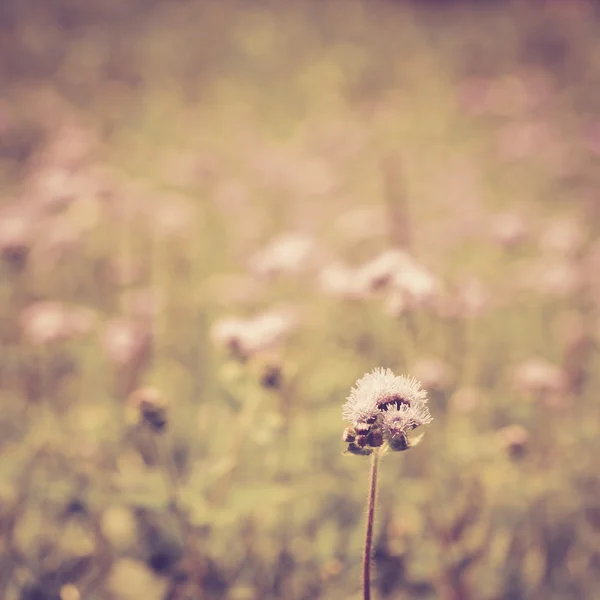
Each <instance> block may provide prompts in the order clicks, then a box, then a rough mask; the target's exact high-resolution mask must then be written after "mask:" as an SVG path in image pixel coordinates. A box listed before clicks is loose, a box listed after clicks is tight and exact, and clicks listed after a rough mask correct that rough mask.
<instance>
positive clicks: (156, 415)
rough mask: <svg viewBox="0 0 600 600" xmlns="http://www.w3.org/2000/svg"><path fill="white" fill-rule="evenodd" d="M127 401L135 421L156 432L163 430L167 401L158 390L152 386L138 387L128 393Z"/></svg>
mask: <svg viewBox="0 0 600 600" xmlns="http://www.w3.org/2000/svg"><path fill="white" fill-rule="evenodd" d="M128 403H129V406H130V407H131V408H132V409H133V411H134V413H133V414H134V417H135V420H136V422H137V423H139V424H143V425H145V426H146V427H148V428H149V429H151V430H152V431H154V432H156V433H160V432H162V431H164V430H165V428H166V426H167V421H168V409H169V403H168V401H167V400H166V399H165V397H164V396H163V394H162V393H161V392H160V391H159V390H157V389H156V388H154V387H142V388H138V389H137V390H134V391H133V392H132V393H131V394H130V395H129V400H128Z"/></svg>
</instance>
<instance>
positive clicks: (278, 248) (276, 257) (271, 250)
mask: <svg viewBox="0 0 600 600" xmlns="http://www.w3.org/2000/svg"><path fill="white" fill-rule="evenodd" d="M314 258H315V242H314V240H313V239H312V238H311V237H310V236H307V235H303V234H301V233H288V234H284V235H282V236H280V237H278V238H276V239H274V240H273V241H271V243H269V244H268V245H267V246H266V247H265V248H263V249H262V250H260V251H259V252H257V253H256V254H255V255H254V256H253V257H252V258H251V259H250V269H251V271H252V272H253V273H256V274H257V275H259V276H263V277H267V278H269V277H275V276H278V275H296V274H298V273H300V272H302V271H303V270H305V269H306V268H308V267H309V266H310V263H311V262H312V261H313V259H314Z"/></svg>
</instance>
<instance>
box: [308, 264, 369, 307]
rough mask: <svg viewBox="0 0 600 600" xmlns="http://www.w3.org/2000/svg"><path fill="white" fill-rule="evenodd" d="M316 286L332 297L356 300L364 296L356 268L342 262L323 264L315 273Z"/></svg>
mask: <svg viewBox="0 0 600 600" xmlns="http://www.w3.org/2000/svg"><path fill="white" fill-rule="evenodd" d="M317 287H318V289H319V290H320V291H321V292H322V293H323V294H325V295H327V296H332V297H334V298H340V299H345V300H358V299H361V298H364V297H365V291H364V289H362V288H361V287H360V285H359V282H358V278H357V275H356V270H355V269H352V268H351V267H349V266H347V265H345V264H343V263H338V262H334V263H330V264H328V265H325V266H324V267H323V268H322V269H321V270H320V271H319V273H318V275H317Z"/></svg>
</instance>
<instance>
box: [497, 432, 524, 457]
mask: <svg viewBox="0 0 600 600" xmlns="http://www.w3.org/2000/svg"><path fill="white" fill-rule="evenodd" d="M497 440H498V445H499V446H500V448H502V449H503V450H506V452H507V453H508V455H509V457H510V458H515V459H517V458H522V457H523V456H524V455H525V452H526V450H527V443H528V441H529V433H528V432H527V430H526V429H524V428H523V427H521V426H520V425H508V426H507V427H503V428H502V429H500V430H499V431H498V432H497Z"/></svg>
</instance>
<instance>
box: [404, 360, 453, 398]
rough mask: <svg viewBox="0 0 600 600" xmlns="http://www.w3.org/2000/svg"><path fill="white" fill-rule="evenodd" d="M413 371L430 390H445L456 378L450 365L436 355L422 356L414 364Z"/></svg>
mask: <svg viewBox="0 0 600 600" xmlns="http://www.w3.org/2000/svg"><path fill="white" fill-rule="evenodd" d="M411 371H412V372H413V373H414V375H415V377H416V378H417V379H419V380H420V381H421V382H422V383H423V386H424V387H426V388H428V389H430V390H445V389H447V388H448V387H449V386H450V385H451V384H452V381H453V379H454V374H453V372H452V368H451V367H450V365H449V364H448V363H446V362H445V361H443V360H442V359H440V358H435V357H424V358H421V359H420V360H418V361H417V362H416V363H415V364H414V365H413V367H412V369H411Z"/></svg>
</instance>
